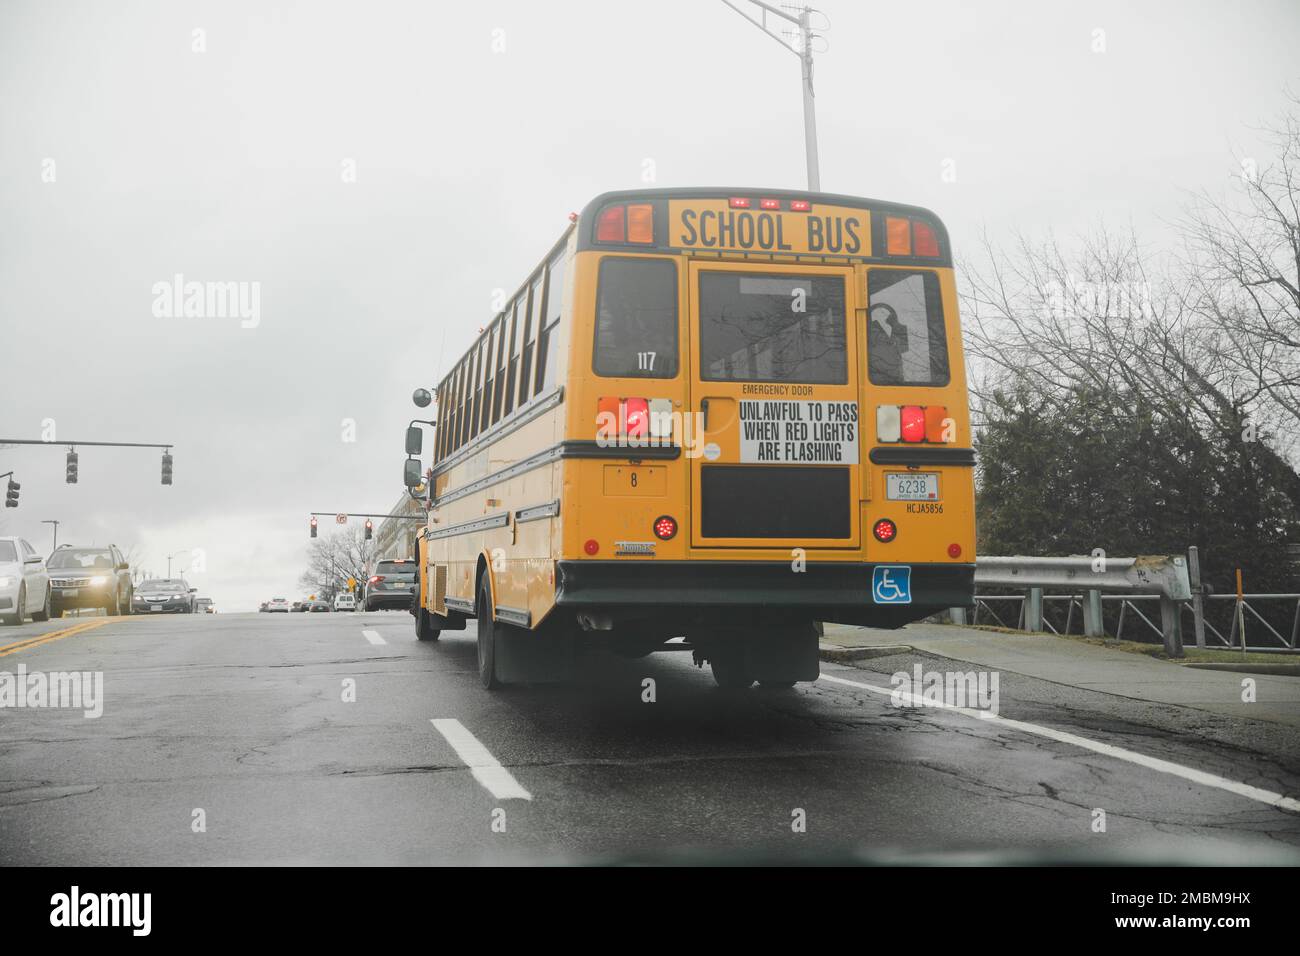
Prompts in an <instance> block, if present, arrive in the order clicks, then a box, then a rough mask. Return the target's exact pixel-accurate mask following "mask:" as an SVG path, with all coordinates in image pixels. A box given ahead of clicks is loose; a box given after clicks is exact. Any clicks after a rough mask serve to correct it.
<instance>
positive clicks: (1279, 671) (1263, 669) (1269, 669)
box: [1182, 661, 1300, 677]
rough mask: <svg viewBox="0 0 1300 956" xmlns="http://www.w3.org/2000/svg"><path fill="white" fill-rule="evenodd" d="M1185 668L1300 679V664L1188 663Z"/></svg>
mask: <svg viewBox="0 0 1300 956" xmlns="http://www.w3.org/2000/svg"><path fill="white" fill-rule="evenodd" d="M1182 666H1183V667H1190V668H1192V669H1193V670H1198V671H1233V672H1235V673H1238V674H1267V675H1269V676H1272V677H1300V664H1272V663H1269V662H1267V661H1265V662H1262V663H1258V664H1250V663H1246V664H1234V663H1231V662H1228V661H1188V662H1187V663H1186V664H1183V665H1182Z"/></svg>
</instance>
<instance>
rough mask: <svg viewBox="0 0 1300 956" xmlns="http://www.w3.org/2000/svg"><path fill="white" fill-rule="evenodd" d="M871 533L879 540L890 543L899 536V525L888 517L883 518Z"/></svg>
mask: <svg viewBox="0 0 1300 956" xmlns="http://www.w3.org/2000/svg"><path fill="white" fill-rule="evenodd" d="M871 533H872V534H874V535H875V536H876V540H877V541H881V542H884V543H886V544H888V543H889V542H890V541H893V540H894V538H896V537H897V536H898V525H896V524H894V522H892V521H890V520H889V519H888V518H881V519H880V520H879V521H877V522H876V524H875V526H874V527H873V528H872V529H871Z"/></svg>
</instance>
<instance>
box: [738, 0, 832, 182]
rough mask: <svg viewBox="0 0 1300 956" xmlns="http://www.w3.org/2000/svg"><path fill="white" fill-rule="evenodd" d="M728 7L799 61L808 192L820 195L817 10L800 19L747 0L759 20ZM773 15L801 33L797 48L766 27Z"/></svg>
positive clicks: (805, 10)
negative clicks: (815, 75)
mask: <svg viewBox="0 0 1300 956" xmlns="http://www.w3.org/2000/svg"><path fill="white" fill-rule="evenodd" d="M722 2H723V3H725V4H726V5H727V6H729V7H731V9H733V10H735V11H736V12H737V13H739V14H740V15H741V16H742V17H744V18H745V19H746V20H748V21H749V22H750V23H752V24H753V25H754V26H756V27H758V29H760V30H762V31H763V32H764V33H766V34H767V35H768V36H770V37H771V38H772V39H773V40H775V41H776V42H777V43H779V44H781V46H782V48H783V49H786V50H789V51H790V52H791V53H793V54H794V55H795V56H797V57H799V63H800V75H801V80H802V86H803V141H804V143H803V144H804V156H805V162H806V164H807V168H808V190H809V192H821V188H822V177H821V171H820V168H819V164H818V160H817V104H816V102H815V99H814V94H813V49H812V41H813V37H814V36H816V35H817V34H814V33H813V32H812V15H813V13H814V12H816V11H814V10H812V9H811V8H809V7H803V8H801V9H800V11H799V15H798V16H795V15H794V14H792V13H787V12H786V11H784V10H780V9H777V8H776V7H774V6H772V5H771V4H768V3H764V2H763V0H744V2H748V3H752V4H753V5H754V6H756V7H758V8H759V13H758V18H757V19H755V18H754V17H751V16H750V15H749V14H748V13H746V12H745V11H744V10H742V9H741V8H740V7H738V6H736V5H735V4H734V3H732V2H731V0H722ZM769 13H770V14H772V16H774V17H780V18H781V19H782V20H787V21H789V22H790V23H793V24H794V25H795V26H796V27H798V29H799V38H798V48H797V49H796V48H795V47H793V46H791V45H790V44H789V43H787V42H786V41H785V39H784V38H783V37H782V36H781V35H780V34H777V33H774V32H773V31H772V30H770V29H768V26H767V15H768V14H769Z"/></svg>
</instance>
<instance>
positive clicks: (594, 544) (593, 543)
mask: <svg viewBox="0 0 1300 956" xmlns="http://www.w3.org/2000/svg"><path fill="white" fill-rule="evenodd" d="M582 550H583V551H586V552H587V553H588V554H595V553H596V552H597V551H599V550H600V542H599V541H597V540H596V539H595V538H588V539H587V543H586V544H584V545H583V546H582Z"/></svg>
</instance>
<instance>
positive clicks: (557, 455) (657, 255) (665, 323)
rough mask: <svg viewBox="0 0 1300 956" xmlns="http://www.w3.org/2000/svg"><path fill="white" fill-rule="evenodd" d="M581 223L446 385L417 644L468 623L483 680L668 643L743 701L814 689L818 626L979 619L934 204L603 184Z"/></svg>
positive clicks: (953, 337)
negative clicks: (810, 683) (596, 651)
mask: <svg viewBox="0 0 1300 956" xmlns="http://www.w3.org/2000/svg"><path fill="white" fill-rule="evenodd" d="M570 220H571V222H570V226H569V228H568V229H567V230H566V231H565V233H564V235H563V236H562V237H561V238H560V240H559V242H557V243H556V244H555V246H554V247H553V248H552V249H551V250H550V251H549V252H548V253H547V255H546V257H545V258H544V259H543V260H542V262H541V263H540V264H539V265H538V266H537V268H536V269H534V270H533V271H532V273H531V274H530V275H529V276H528V277H527V279H526V280H525V281H524V282H523V284H522V285H521V286H520V287H519V288H518V290H517V291H516V292H515V294H514V296H513V297H512V298H511V299H510V300H509V302H508V304H507V305H506V307H505V308H504V309H503V310H502V311H501V312H500V314H498V315H496V316H495V317H494V318H493V319H492V320H491V322H490V323H488V325H487V326H486V328H485V330H484V331H483V333H482V334H481V335H480V336H479V338H478V340H477V341H476V342H475V343H474V345H473V347H472V348H470V350H469V351H468V352H467V353H466V354H465V355H464V356H463V357H462V358H461V359H460V361H458V362H457V363H456V364H455V366H454V367H453V368H452V370H451V371H450V372H449V373H448V374H447V375H446V377H445V378H444V379H443V380H442V382H441V383H439V385H438V386H437V391H436V398H437V418H436V428H435V429H434V432H433V443H434V448H433V455H432V459H433V460H432V467H431V469H430V470H429V471H428V473H427V475H428V480H427V484H426V485H425V488H426V491H425V492H424V493H425V494H426V495H427V496H428V501H427V507H428V523H427V525H426V526H425V527H424V528H423V529H422V532H421V534H420V537H419V541H418V551H419V554H418V561H419V567H420V579H419V592H418V600H417V602H416V605H415V607H414V608H413V613H414V614H415V616H416V632H417V635H418V636H419V637H420V639H422V640H433V639H436V638H437V637H438V635H439V633H440V632H441V631H444V630H459V629H463V628H464V627H465V622H466V620H467V619H470V618H475V619H477V632H478V637H477V640H478V661H479V671H480V677H481V679H482V682H483V684H484V685H485V686H487V687H494V686H497V685H498V684H501V683H508V682H513V681H540V680H550V679H555V678H556V677H558V676H562V675H563V674H564V673H566V672H567V670H568V668H569V666H570V665H571V663H572V661H573V659H574V656H575V655H577V654H579V653H582V652H583V651H584V650H585V649H587V648H590V647H599V646H603V647H605V648H607V649H609V650H611V651H614V652H616V653H620V654H626V655H634V656H636V655H643V654H647V653H650V652H652V651H654V650H658V649H661V648H663V647H664V646H665V643H666V642H668V641H670V640H672V639H675V638H684V639H685V642H686V643H687V644H688V645H689V646H690V647H691V648H692V649H693V650H694V653H695V660H696V663H697V664H701V665H702V664H703V663H705V662H707V663H708V664H709V665H710V667H711V668H712V672H713V675H714V677H715V678H716V680H717V682H718V683H719V684H720V685H722V686H724V687H729V688H735V687H749V686H750V685H752V684H753V683H754V682H755V681H758V682H760V683H761V684H766V685H771V686H789V685H791V684H793V683H795V682H796V681H807V680H815V679H816V678H817V676H818V653H817V631H818V628H817V622H825V621H836V622H842V623H849V624H866V625H872V626H876V627H898V626H900V625H902V624H905V623H907V622H908V621H912V620H916V619H918V618H921V617H924V616H927V615H930V614H933V613H935V612H936V611H938V610H940V609H943V608H947V607H954V606H965V605H969V604H970V603H971V602H972V594H973V587H974V585H973V580H974V561H975V554H974V550H975V514H974V490H973V474H972V472H973V465H974V453H973V451H972V449H971V441H970V421H969V410H968V403H967V393H966V381H965V373H964V363H963V360H962V345H961V331H960V326H959V322H958V316H957V295H956V291H955V287H954V279H953V269H952V254H951V249H950V247H949V243H948V236H947V232H946V230H945V229H944V227H943V224H942V223H941V222H940V221H939V219H938V218H937V217H936V216H935V215H934V214H933V213H931V212H928V211H927V210H925V209H920V208H917V207H913V206H904V205H898V204H894V203H886V202H878V201H875V200H870V199H857V198H853V197H849V196H838V195H830V194H825V193H807V192H791V191H787V190H779V189H702V188H701V189H653V190H637V191H629V192H612V193H606V194H604V195H602V196H599V197H597V198H596V199H594V200H593V201H592V202H591V203H590V204H588V205H587V207H586V208H585V209H583V211H582V212H581V213H580V214H577V215H576V216H571V217H570ZM412 471H414V472H415V475H414V477H412V474H411V472H412ZM420 480H421V478H420V475H419V472H418V468H417V469H411V470H408V475H407V481H408V484H414V483H416V482H418V481H420ZM676 646H680V642H678V643H677V645H676Z"/></svg>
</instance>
